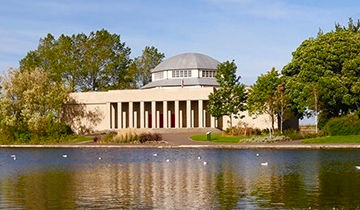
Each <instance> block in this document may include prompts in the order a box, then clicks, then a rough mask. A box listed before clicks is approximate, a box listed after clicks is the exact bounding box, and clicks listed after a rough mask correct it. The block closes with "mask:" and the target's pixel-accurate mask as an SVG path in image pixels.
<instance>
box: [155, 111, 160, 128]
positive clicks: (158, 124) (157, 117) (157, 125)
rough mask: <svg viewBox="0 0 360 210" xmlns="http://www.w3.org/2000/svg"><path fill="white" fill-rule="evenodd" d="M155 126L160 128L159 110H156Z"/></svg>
mask: <svg viewBox="0 0 360 210" xmlns="http://www.w3.org/2000/svg"><path fill="white" fill-rule="evenodd" d="M156 128H160V111H156Z"/></svg>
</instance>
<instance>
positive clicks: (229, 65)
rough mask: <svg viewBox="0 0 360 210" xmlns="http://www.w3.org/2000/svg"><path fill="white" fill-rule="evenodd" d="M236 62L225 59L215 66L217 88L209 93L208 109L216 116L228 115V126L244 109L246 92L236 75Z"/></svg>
mask: <svg viewBox="0 0 360 210" xmlns="http://www.w3.org/2000/svg"><path fill="white" fill-rule="evenodd" d="M236 69H237V67H236V64H235V62H234V61H232V62H230V61H226V62H224V63H221V64H219V65H218V67H217V73H216V76H215V77H216V80H217V82H218V83H219V86H220V87H219V88H216V89H215V90H214V92H213V93H211V94H210V95H209V103H208V110H209V113H210V114H211V115H212V116H214V117H216V118H219V117H222V116H229V118H230V122H229V124H230V128H232V122H233V117H235V118H237V117H243V116H239V113H240V112H242V111H245V110H246V105H245V103H246V99H247V93H246V91H245V85H243V84H241V83H240V78H241V77H240V76H236Z"/></svg>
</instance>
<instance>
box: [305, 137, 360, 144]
mask: <svg viewBox="0 0 360 210" xmlns="http://www.w3.org/2000/svg"><path fill="white" fill-rule="evenodd" d="M302 142H303V143H307V144H311V143H360V135H349V136H323V137H316V138H312V139H305V140H303V141H302Z"/></svg>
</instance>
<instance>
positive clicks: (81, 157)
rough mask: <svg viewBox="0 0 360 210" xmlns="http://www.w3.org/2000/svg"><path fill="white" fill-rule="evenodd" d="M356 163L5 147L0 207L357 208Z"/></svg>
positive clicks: (299, 155) (197, 152)
mask: <svg viewBox="0 0 360 210" xmlns="http://www.w3.org/2000/svg"><path fill="white" fill-rule="evenodd" d="M155 154H156V155H155ZM257 154H258V155H257ZM11 155H15V156H11ZM64 155H65V156H64ZM14 157H16V160H14V159H15V158H14ZM199 157H200V159H199ZM204 162H206V164H204ZM265 162H267V166H264V165H266V164H261V163H265ZM356 165H360V151H355V150H353V151H352V150H346V151H345V150H202V149H181V150H177V149H161V150H158V149H133V150H127V149H0V209H11V208H21V209H22V208H25V209H74V208H96V209H105V208H117V209H119V208H146V209H148V208H157V209H159V208H161V209H163V208H170V209H174V208H175V209H184V208H185V209H190V208H194V209H213V208H216V209H234V208H235V209H238V208H242V209H243V208H248V209H249V208H250V209H254V208H255V209H256V208H261V209H263V208H312V209H314V208H317V209H318V208H345V209H350V208H352V209H353V208H360V170H357V169H356V168H355V166H356Z"/></svg>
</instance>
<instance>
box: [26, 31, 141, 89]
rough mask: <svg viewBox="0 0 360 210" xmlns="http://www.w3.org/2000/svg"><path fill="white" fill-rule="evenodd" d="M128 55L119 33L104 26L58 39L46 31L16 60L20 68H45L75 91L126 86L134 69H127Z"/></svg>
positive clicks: (132, 80)
mask: <svg viewBox="0 0 360 210" xmlns="http://www.w3.org/2000/svg"><path fill="white" fill-rule="evenodd" d="M129 55H130V48H128V47H126V46H125V43H124V42H121V40H120V35H117V34H110V33H109V32H108V31H106V30H104V29H103V30H100V31H96V32H91V33H90V34H89V35H85V34H74V35H72V36H66V35H61V36H60V37H59V38H58V39H55V37H54V36H53V35H51V34H48V35H47V36H46V37H45V38H42V39H40V43H39V46H38V48H37V49H36V50H34V51H30V52H29V53H28V54H27V55H26V57H25V58H23V59H22V60H21V61H20V69H21V71H29V70H30V71H31V70H33V69H35V68H38V69H40V70H43V71H48V72H49V75H50V78H51V79H52V80H53V81H56V82H59V81H61V82H64V84H65V85H66V86H67V87H69V88H70V89H71V90H75V91H89V90H93V91H94V90H107V89H119V88H130V87H132V86H134V85H133V83H134V79H133V78H134V74H135V72H131V71H129V69H128V67H129V64H130V63H131V59H130V58H129Z"/></svg>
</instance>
